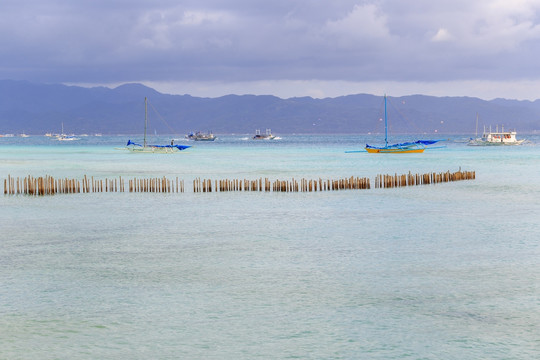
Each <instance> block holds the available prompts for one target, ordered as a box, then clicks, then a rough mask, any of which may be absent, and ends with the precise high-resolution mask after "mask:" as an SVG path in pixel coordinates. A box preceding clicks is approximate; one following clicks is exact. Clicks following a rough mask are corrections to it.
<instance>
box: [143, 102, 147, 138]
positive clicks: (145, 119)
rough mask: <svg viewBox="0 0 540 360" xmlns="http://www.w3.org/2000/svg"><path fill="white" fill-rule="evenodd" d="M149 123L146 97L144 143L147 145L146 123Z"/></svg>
mask: <svg viewBox="0 0 540 360" xmlns="http://www.w3.org/2000/svg"><path fill="white" fill-rule="evenodd" d="M147 123H148V106H147V105H146V97H145V98H144V143H143V144H144V145H143V147H146V125H147Z"/></svg>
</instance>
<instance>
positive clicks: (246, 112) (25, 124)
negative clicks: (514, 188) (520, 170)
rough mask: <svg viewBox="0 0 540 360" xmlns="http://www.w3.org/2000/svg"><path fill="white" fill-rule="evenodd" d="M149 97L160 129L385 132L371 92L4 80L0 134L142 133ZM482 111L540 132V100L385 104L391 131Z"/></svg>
mask: <svg viewBox="0 0 540 360" xmlns="http://www.w3.org/2000/svg"><path fill="white" fill-rule="evenodd" d="M145 96H146V97H148V98H149V110H148V113H149V129H150V130H149V131H152V132H153V131H154V130H155V131H156V132H158V133H176V134H183V133H187V132H189V131H194V130H201V131H206V130H212V131H213V132H215V133H225V134H227V133H254V131H255V130H256V129H261V130H263V131H264V129H265V128H271V129H272V130H273V132H274V133H276V134H279V133H281V134H287V133H369V132H372V133H373V132H382V131H384V127H383V125H382V121H381V119H382V117H383V116H384V112H383V111H384V110H383V97H382V96H375V95H368V94H357V95H347V96H340V97H336V98H325V99H314V98H311V97H294V98H289V99H281V98H278V97H275V96H271V95H262V96H256V95H226V96H222V97H218V98H201V97H193V96H190V95H169V94H161V93H159V92H157V91H156V90H154V89H151V88H149V87H146V86H144V85H141V84H125V85H121V86H119V87H117V88H114V89H109V88H105V87H95V88H83V87H77V86H66V85H59V84H52V85H46V84H34V83H30V82H24V81H12V80H0V133H20V132H26V133H27V134H43V133H45V132H59V131H60V127H61V124H62V123H64V129H65V131H66V132H73V133H97V132H99V133H103V134H119V133H120V134H131V133H133V134H140V133H142V131H143V126H144V97H145ZM156 111H157V112H156ZM477 113H478V114H479V122H478V124H479V130H481V128H482V127H483V125H486V126H489V125H492V126H493V127H494V126H495V125H497V124H499V125H501V124H502V125H504V126H505V127H506V128H516V129H517V130H518V131H519V132H520V133H524V132H530V131H535V130H538V129H540V100H536V101H523V100H506V99H494V100H491V101H485V100H481V99H478V98H472V97H434V96H424V95H410V96H403V97H389V101H388V116H389V119H390V120H389V121H390V129H391V131H392V132H394V133H403V132H409V133H411V132H412V133H419V132H422V133H434V132H438V133H474V131H475V122H476V120H475V119H476V114H477Z"/></svg>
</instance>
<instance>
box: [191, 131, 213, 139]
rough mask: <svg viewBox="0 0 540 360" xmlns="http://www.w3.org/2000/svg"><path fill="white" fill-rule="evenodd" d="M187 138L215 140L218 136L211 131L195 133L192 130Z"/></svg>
mask: <svg viewBox="0 0 540 360" xmlns="http://www.w3.org/2000/svg"><path fill="white" fill-rule="evenodd" d="M186 139H188V140H193V141H214V140H216V136H215V135H214V134H212V133H211V132H208V133H206V134H203V133H202V132H200V131H197V132H195V133H194V132H190V133H189V134H188V135H186Z"/></svg>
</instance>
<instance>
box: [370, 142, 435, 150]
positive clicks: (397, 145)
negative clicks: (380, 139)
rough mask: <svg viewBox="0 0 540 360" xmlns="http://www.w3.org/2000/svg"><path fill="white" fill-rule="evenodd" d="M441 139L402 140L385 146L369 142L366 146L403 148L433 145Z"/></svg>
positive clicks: (373, 147)
mask: <svg viewBox="0 0 540 360" xmlns="http://www.w3.org/2000/svg"><path fill="white" fill-rule="evenodd" d="M439 141H441V140H418V141H412V142H404V143H399V144H393V145H386V146H381V147H377V146H371V145H369V144H366V148H370V149H403V148H409V147H413V146H425V145H433V144H435V143H437V142H439Z"/></svg>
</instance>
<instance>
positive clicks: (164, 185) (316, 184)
mask: <svg viewBox="0 0 540 360" xmlns="http://www.w3.org/2000/svg"><path fill="white" fill-rule="evenodd" d="M475 178H476V173H475V172H474V171H461V170H460V171H457V172H450V171H447V172H444V173H435V172H432V173H425V174H412V173H411V172H409V173H408V174H400V175H398V174H394V175H377V176H376V177H375V182H374V184H375V188H393V187H403V186H415V185H428V184H437V183H443V182H450V181H460V180H473V179H475ZM370 188H371V184H370V180H369V179H368V178H365V177H364V178H360V177H354V176H351V177H348V178H342V179H322V178H318V179H305V178H302V179H294V178H293V179H290V180H273V181H272V180H270V179H268V178H264V179H263V178H259V179H255V180H252V179H220V180H212V179H201V178H196V179H194V180H193V192H194V193H206V192H235V191H243V192H317V191H319V192H321V191H337V190H365V189H370ZM103 192H106V193H107V192H109V193H110V192H130V193H140V192H143V193H148V192H153V193H184V192H185V187H184V180H180V179H179V178H178V177H176V178H175V179H168V178H167V177H165V176H163V177H159V178H131V179H125V178H123V177H121V176H119V177H118V178H113V179H108V178H106V179H95V178H94V177H93V176H92V177H88V176H86V175H85V176H84V177H83V179H80V180H79V179H68V178H62V179H55V178H53V177H52V176H49V175H46V176H40V177H33V176H27V177H23V178H20V177H12V176H10V175H8V177H7V179H4V195H35V196H41V195H55V194H76V193H103Z"/></svg>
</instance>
